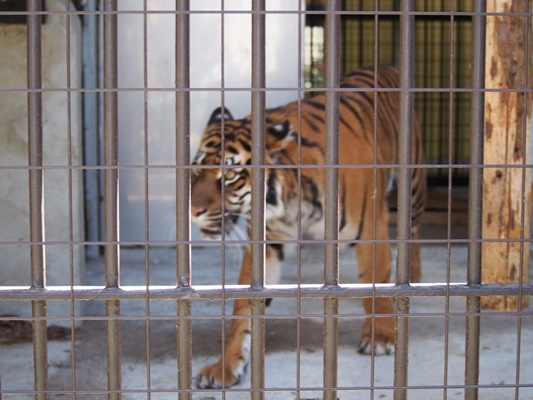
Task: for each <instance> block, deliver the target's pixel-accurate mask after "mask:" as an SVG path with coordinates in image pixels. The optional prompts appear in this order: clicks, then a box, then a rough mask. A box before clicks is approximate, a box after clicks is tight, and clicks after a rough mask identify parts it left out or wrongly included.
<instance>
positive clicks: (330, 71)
mask: <svg viewBox="0 0 533 400" xmlns="http://www.w3.org/2000/svg"><path fill="white" fill-rule="evenodd" d="M340 9H341V4H340V1H339V0H328V2H327V4H326V13H327V14H326V28H325V32H324V34H325V38H324V39H325V40H324V51H325V58H324V61H325V64H326V71H325V84H326V89H327V91H326V154H325V163H326V165H328V166H330V165H338V164H339V92H338V91H337V90H335V89H337V88H338V87H339V84H340V59H341V51H340V49H341V46H340V43H341V36H340V15H339V14H337V12H338V11H339V10H340ZM324 174H325V188H324V239H326V240H330V242H328V243H326V244H324V286H325V287H327V288H330V287H332V288H334V287H337V286H338V284H339V244H338V242H336V241H337V240H338V239H339V170H338V168H330V167H325V171H324ZM338 313H339V300H338V299H337V298H335V297H327V298H325V299H324V315H329V317H325V318H324V332H323V335H324V339H323V340H324V343H323V347H324V369H323V371H324V372H323V374H324V382H323V383H324V388H335V387H336V386H337V356H338V319H337V318H336V315H338ZM324 399H325V400H336V399H337V391H336V390H334V389H331V390H325V391H324Z"/></svg>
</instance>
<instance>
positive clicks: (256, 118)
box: [250, 0, 266, 400]
mask: <svg viewBox="0 0 533 400" xmlns="http://www.w3.org/2000/svg"><path fill="white" fill-rule="evenodd" d="M252 11H253V13H252V88H253V89H254V90H253V91H252V165H259V166H261V165H265V106H266V104H265V86H266V79H265V14H264V11H265V0H253V2H252ZM264 207H265V169H263V168H255V169H253V170H252V220H251V227H250V232H251V235H250V239H252V240H265V208H264ZM250 246H251V254H252V285H251V287H252V289H254V290H257V289H261V288H263V285H264V283H265V244H264V243H256V244H250ZM250 307H251V314H252V316H261V315H264V313H265V301H264V299H260V300H253V301H251V303H250ZM251 332H252V346H251V354H250V361H251V375H252V376H251V387H252V389H263V388H264V387H265V322H264V319H262V318H252V321H251ZM264 396H265V393H264V392H263V391H256V392H252V393H251V398H252V399H253V400H260V399H264Z"/></svg>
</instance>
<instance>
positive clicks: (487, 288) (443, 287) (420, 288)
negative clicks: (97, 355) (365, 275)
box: [0, 264, 533, 301]
mask: <svg viewBox="0 0 533 400" xmlns="http://www.w3.org/2000/svg"><path fill="white" fill-rule="evenodd" d="M443 268H446V266H445V265H444V264H443ZM520 291H522V294H523V295H524V296H531V295H533V283H523V284H520V283H498V284H488V283H485V284H483V285H468V284H463V283H450V284H438V283H437V284H432V283H428V284H419V283H417V284H411V285H409V286H397V285H395V284H390V283H379V284H360V283H357V284H341V285H339V286H337V287H324V285H321V284H300V285H297V284H294V285H293V284H282V285H275V286H274V285H272V286H269V288H268V289H267V288H262V289H255V290H243V288H242V286H240V285H224V286H223V287H222V286H220V285H207V286H198V285H196V286H193V287H192V288H190V289H185V288H182V289H180V288H178V289H177V288H176V287H174V286H160V285H150V286H149V287H148V291H147V290H146V286H124V285H121V286H120V288H104V287H99V286H73V287H72V288H70V287H65V286H54V287H49V288H46V289H39V288H31V287H28V286H24V287H20V286H2V287H0V300H26V301H27V300H50V301H52V300H54V301H55V300H70V299H71V296H73V298H74V299H75V300H110V299H115V298H120V299H122V300H146V299H151V300H221V299H223V298H225V299H227V300H234V299H257V298H262V297H264V298H273V299H276V298H280V299H281V298H295V297H298V296H300V297H301V298H307V299H311V298H317V299H318V298H325V297H331V296H335V297H338V298H346V299H348V298H364V297H373V296H374V295H375V297H402V296H404V297H447V296H450V297H465V296H491V295H494V296H512V295H516V294H517V293H519V292H520Z"/></svg>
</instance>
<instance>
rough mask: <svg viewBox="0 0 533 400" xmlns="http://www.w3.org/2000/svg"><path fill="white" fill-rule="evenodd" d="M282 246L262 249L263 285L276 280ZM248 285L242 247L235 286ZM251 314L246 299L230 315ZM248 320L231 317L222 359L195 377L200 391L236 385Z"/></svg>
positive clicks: (247, 342)
mask: <svg viewBox="0 0 533 400" xmlns="http://www.w3.org/2000/svg"><path fill="white" fill-rule="evenodd" d="M282 260H283V246H282V245H269V246H267V249H266V265H265V270H266V271H265V272H266V276H265V279H266V283H267V284H275V283H278V281H279V276H280V267H281V261H282ZM251 283H252V268H251V254H250V248H249V246H247V247H246V250H245V254H244V258H243V263H242V266H241V273H240V276H239V285H250V284H251ZM245 315H246V316H249V315H251V310H250V300H247V299H237V300H235V305H234V307H233V316H245ZM250 328H251V321H250V319H249V318H234V319H232V321H231V327H230V331H229V335H228V336H227V341H226V345H225V347H224V356H223V358H221V359H220V360H218V361H217V362H216V363H214V364H211V365H207V366H205V367H203V368H202V369H201V370H200V372H199V373H198V375H197V376H196V386H197V387H198V388H200V389H207V388H213V389H220V388H223V387H225V388H228V387H231V386H233V385H237V384H239V383H240V381H241V379H242V377H243V375H244V374H245V373H246V368H247V366H248V362H249V360H250V346H251V331H250Z"/></svg>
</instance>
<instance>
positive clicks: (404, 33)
mask: <svg viewBox="0 0 533 400" xmlns="http://www.w3.org/2000/svg"><path fill="white" fill-rule="evenodd" d="M413 11H415V1H414V0H403V1H402V2H401V12H402V14H401V16H400V86H401V88H402V89H410V88H412V87H414V77H415V73H414V69H415V64H414V48H415V41H414V38H415V19H414V15H412V14H409V13H410V12H413ZM413 106H414V93H413V92H411V91H408V90H402V91H401V92H400V132H399V138H398V164H399V166H398V228H397V229H398V258H397V265H396V285H398V286H403V285H409V272H410V265H411V245H410V243H408V242H407V240H409V239H410V238H411V173H412V171H411V168H409V167H407V165H409V164H411V163H412V161H411V159H412V157H411V149H412V140H413V138H412V132H413ZM395 302H396V313H397V314H398V316H397V317H396V319H395V323H396V341H395V343H394V350H395V352H394V386H395V387H399V388H395V389H394V399H395V400H403V399H406V398H407V389H406V387H407V378H408V368H409V318H408V316H407V315H408V314H409V303H410V302H409V298H408V297H397V298H396V299H395Z"/></svg>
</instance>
